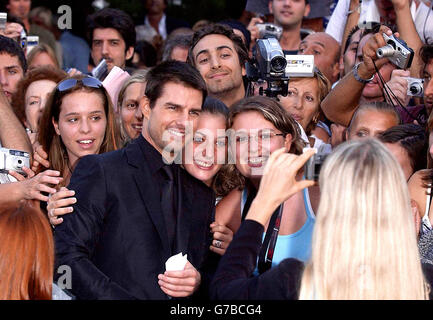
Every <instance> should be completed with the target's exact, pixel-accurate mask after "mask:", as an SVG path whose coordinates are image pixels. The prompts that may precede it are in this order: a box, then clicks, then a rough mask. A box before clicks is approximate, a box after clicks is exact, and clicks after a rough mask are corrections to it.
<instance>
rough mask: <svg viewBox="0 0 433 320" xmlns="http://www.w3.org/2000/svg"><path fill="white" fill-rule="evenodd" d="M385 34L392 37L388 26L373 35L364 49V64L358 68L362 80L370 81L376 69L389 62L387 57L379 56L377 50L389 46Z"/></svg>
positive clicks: (396, 34) (382, 27)
mask: <svg viewBox="0 0 433 320" xmlns="http://www.w3.org/2000/svg"><path fill="white" fill-rule="evenodd" d="M383 34H386V35H387V36H392V31H391V29H389V28H388V27H386V26H381V27H380V29H379V32H378V33H375V34H374V35H372V36H371V38H370V39H368V41H367V43H366V44H365V45H364V47H363V48H362V58H363V62H362V63H361V65H360V66H359V68H358V74H359V76H360V77H361V78H362V79H370V78H371V77H372V76H373V75H374V74H375V73H376V68H377V69H380V67H382V66H383V65H384V64H385V63H387V62H388V61H389V60H388V58H386V57H383V58H379V57H378V56H377V50H378V49H379V48H383V47H385V46H386V45H387V43H386V41H385V39H384V37H383ZM395 36H396V37H398V36H399V34H398V33H395Z"/></svg>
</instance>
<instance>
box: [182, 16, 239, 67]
mask: <svg viewBox="0 0 433 320" xmlns="http://www.w3.org/2000/svg"><path fill="white" fill-rule="evenodd" d="M212 34H219V35H223V36H226V37H227V38H229V39H230V40H231V41H232V42H233V45H234V47H235V49H236V52H237V54H238V57H239V63H240V65H241V66H243V65H244V64H245V62H247V61H248V49H247V47H246V46H245V44H244V42H243V41H242V38H241V37H239V36H238V35H236V34H235V33H234V32H233V29H232V28H231V27H229V26H227V25H222V24H218V23H215V24H209V25H206V26H205V27H203V28H201V29H199V30H197V31H196V32H195V33H194V35H193V37H192V41H191V46H190V47H189V51H188V63H189V64H191V65H193V66H195V59H194V55H193V53H192V51H193V50H194V48H195V46H196V45H197V43H198V42H199V41H200V40H201V39H203V38H204V37H206V36H208V35H212Z"/></svg>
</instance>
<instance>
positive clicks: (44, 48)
mask: <svg viewBox="0 0 433 320" xmlns="http://www.w3.org/2000/svg"><path fill="white" fill-rule="evenodd" d="M40 53H46V54H47V55H48V56H49V57H50V58H51V60H53V62H54V64H55V67H56V68H60V64H59V60H58V59H57V57H56V54H55V53H54V50H53V49H52V48H51V47H50V46H49V45H47V44H45V43H39V44H38V45H37V46H35V47H34V48H33V49H32V51H30V53H29V54H28V55H27V65H28V66H29V69H33V68H36V67H35V66H32V64H33V60H35V58H36V57H37V56H38V55H39V54H40Z"/></svg>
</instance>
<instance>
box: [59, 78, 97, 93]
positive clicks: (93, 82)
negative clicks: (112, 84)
mask: <svg viewBox="0 0 433 320" xmlns="http://www.w3.org/2000/svg"><path fill="white" fill-rule="evenodd" d="M79 82H81V83H82V84H83V85H84V86H85V87H89V88H97V89H98V88H101V87H102V82H101V81H99V80H98V79H96V78H93V77H85V78H83V79H74V78H69V79H66V80H63V81H61V82H60V83H59V84H58V85H57V91H59V92H63V91H66V90H69V89H72V88H73V87H75V86H76V85H77V84H78V83H79Z"/></svg>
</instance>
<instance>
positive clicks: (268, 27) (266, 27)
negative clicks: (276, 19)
mask: <svg viewBox="0 0 433 320" xmlns="http://www.w3.org/2000/svg"><path fill="white" fill-rule="evenodd" d="M256 26H257V27H258V28H259V39H269V38H275V39H278V40H280V38H281V35H282V34H283V28H281V27H279V26H276V25H275V24H272V23H259V24H256Z"/></svg>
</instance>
